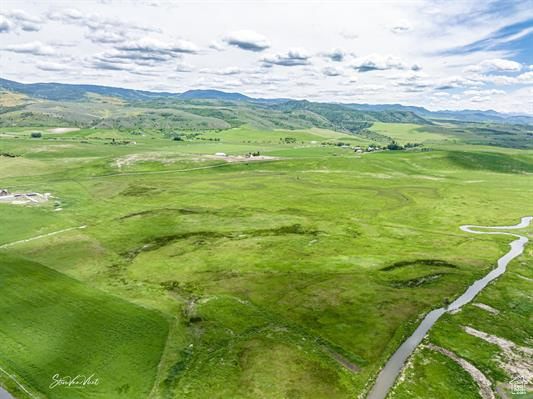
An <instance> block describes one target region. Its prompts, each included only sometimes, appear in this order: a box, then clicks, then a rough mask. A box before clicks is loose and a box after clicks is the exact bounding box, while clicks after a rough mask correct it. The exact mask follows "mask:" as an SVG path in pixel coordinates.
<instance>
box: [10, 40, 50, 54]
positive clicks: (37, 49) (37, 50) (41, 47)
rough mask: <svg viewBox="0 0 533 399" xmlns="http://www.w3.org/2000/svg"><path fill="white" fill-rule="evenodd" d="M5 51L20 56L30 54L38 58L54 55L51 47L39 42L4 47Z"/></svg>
mask: <svg viewBox="0 0 533 399" xmlns="http://www.w3.org/2000/svg"><path fill="white" fill-rule="evenodd" d="M4 50H5V51H11V52H13V53H21V54H32V55H39V56H47V55H54V54H55V49H54V48H53V47H52V46H48V45H46V44H43V43H41V42H39V41H35V42H29V43H21V44H10V45H8V46H6V47H4Z"/></svg>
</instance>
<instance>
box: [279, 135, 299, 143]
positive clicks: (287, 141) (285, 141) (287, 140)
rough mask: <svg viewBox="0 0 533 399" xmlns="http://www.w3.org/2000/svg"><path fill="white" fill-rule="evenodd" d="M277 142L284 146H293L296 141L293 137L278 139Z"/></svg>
mask: <svg viewBox="0 0 533 399" xmlns="http://www.w3.org/2000/svg"><path fill="white" fill-rule="evenodd" d="M279 141H281V142H283V143H285V144H294V143H296V139H295V138H294V137H283V138H282V137H280V138H279Z"/></svg>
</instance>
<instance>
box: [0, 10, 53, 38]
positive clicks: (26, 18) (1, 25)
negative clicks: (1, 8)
mask: <svg viewBox="0 0 533 399" xmlns="http://www.w3.org/2000/svg"><path fill="white" fill-rule="evenodd" d="M42 23H43V21H42V20H41V18H38V17H34V16H32V15H29V14H28V13H26V12H25V11H23V10H11V11H7V12H4V13H3V14H0V33H7V32H11V31H20V30H22V31H25V32H37V31H39V30H40V29H41V24H42Z"/></svg>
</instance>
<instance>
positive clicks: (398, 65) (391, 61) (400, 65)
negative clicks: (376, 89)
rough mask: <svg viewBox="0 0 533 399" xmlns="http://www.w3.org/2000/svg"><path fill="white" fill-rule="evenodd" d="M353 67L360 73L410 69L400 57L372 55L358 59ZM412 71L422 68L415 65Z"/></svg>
mask: <svg viewBox="0 0 533 399" xmlns="http://www.w3.org/2000/svg"><path fill="white" fill-rule="evenodd" d="M351 67H352V68H353V69H355V70H356V71H358V72H370V71H385V70H388V69H409V66H407V65H406V64H405V63H404V62H403V61H402V60H401V59H400V58H399V57H395V56H392V55H382V54H376V53H374V54H370V55H367V56H366V57H360V58H357V59H356V60H355V61H354V62H353V63H352V64H351ZM411 69H413V70H419V69H420V66H418V65H417V64H414V65H413V66H412V67H411Z"/></svg>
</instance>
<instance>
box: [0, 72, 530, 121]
mask: <svg viewBox="0 0 533 399" xmlns="http://www.w3.org/2000/svg"><path fill="white" fill-rule="evenodd" d="M0 90H7V91H10V92H15V93H21V94H24V95H26V96H29V97H33V98H40V99H46V100H52V101H82V100H84V99H86V98H87V96H88V95H89V94H92V93H96V94H98V95H102V96H107V97H118V98H121V99H124V100H127V101H145V100H157V99H173V100H184V101H185V100H222V101H236V102H246V103H256V104H270V105H275V106H281V107H282V108H291V109H296V108H299V109H306V108H309V107H310V106H311V105H312V107H314V108H317V107H319V108H324V107H330V106H334V105H338V106H340V107H342V108H343V109H352V110H357V111H366V112H382V111H392V112H409V113H414V114H416V115H417V116H418V117H420V118H429V119H438V120H453V121H470V122H496V123H516V124H533V115H518V114H506V113H501V112H496V111H493V110H487V111H482V110H459V111H456V110H453V111H452V110H440V111H430V110H428V109H426V108H424V107H417V106H407V105H402V104H357V103H314V102H309V101H306V100H292V99H289V98H273V99H267V98H253V97H249V96H246V95H244V94H241V93H230V92H224V91H220V90H212V89H208V90H203V89H197V90H188V91H185V92H183V93H171V92H153V91H146V90H135V89H127V88H121V87H110V86H100V85H87V84H64V83H53V82H51V83H29V84H26V83H19V82H15V81H12V80H7V79H1V78H0Z"/></svg>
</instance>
